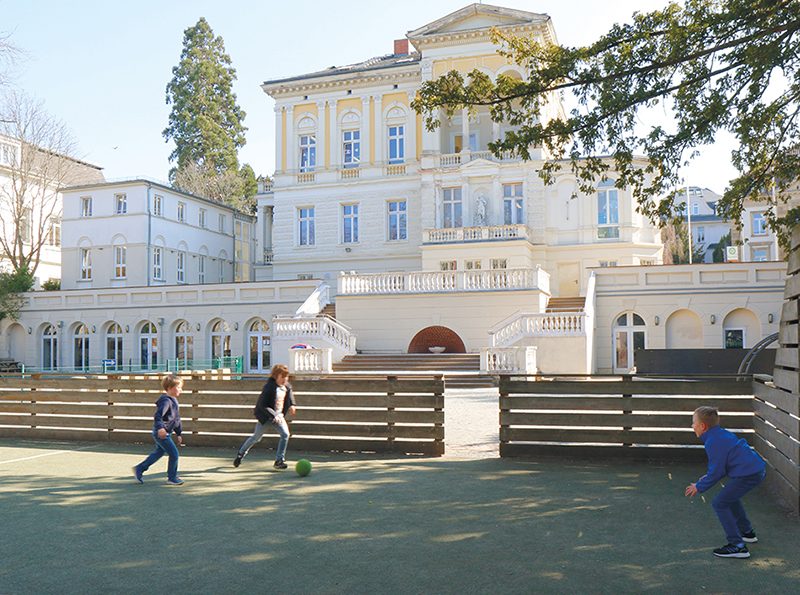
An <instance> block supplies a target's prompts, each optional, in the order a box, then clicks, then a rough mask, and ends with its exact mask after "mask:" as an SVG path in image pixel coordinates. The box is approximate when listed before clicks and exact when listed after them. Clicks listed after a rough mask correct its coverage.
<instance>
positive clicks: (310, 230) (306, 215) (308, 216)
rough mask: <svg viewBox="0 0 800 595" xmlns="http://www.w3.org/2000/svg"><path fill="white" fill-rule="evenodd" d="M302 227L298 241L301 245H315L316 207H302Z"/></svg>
mask: <svg viewBox="0 0 800 595" xmlns="http://www.w3.org/2000/svg"><path fill="white" fill-rule="evenodd" d="M299 214H300V218H299V221H300V229H299V236H298V243H299V244H300V245H301V246H313V245H314V244H315V242H316V239H315V237H314V235H315V233H314V207H310V208H308V209H300V210H299Z"/></svg>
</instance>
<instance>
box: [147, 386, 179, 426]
mask: <svg viewBox="0 0 800 595" xmlns="http://www.w3.org/2000/svg"><path fill="white" fill-rule="evenodd" d="M161 428H164V429H165V430H166V431H167V436H169V435H170V434H172V432H173V431H174V432H175V433H176V434H177V435H178V436H180V435H181V413H180V411H179V410H178V399H176V398H175V397H170V396H169V395H168V394H166V393H165V394H163V395H161V396H160V397H159V398H158V401H156V414H155V416H153V433H156V432H158V431H159V430H160V429H161Z"/></svg>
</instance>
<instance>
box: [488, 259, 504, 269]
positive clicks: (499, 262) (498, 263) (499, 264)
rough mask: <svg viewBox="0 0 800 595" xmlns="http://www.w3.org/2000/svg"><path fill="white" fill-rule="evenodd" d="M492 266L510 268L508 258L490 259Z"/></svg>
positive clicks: (494, 267)
mask: <svg viewBox="0 0 800 595" xmlns="http://www.w3.org/2000/svg"><path fill="white" fill-rule="evenodd" d="M489 264H490V268H493V269H507V268H508V260H506V259H505V258H492V259H491V260H490V261H489Z"/></svg>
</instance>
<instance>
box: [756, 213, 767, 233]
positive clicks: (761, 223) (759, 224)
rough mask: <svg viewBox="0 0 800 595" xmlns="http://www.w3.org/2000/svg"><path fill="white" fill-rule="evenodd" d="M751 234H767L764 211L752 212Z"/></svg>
mask: <svg viewBox="0 0 800 595" xmlns="http://www.w3.org/2000/svg"><path fill="white" fill-rule="evenodd" d="M753 235H754V236H765V235H767V225H766V221H765V219H764V213H753Z"/></svg>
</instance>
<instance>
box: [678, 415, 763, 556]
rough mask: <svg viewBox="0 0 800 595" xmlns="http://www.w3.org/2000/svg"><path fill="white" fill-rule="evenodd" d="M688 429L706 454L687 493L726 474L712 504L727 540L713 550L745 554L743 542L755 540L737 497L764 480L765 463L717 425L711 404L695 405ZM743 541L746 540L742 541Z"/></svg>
mask: <svg viewBox="0 0 800 595" xmlns="http://www.w3.org/2000/svg"><path fill="white" fill-rule="evenodd" d="M692 429H693V430H694V432H695V434H697V436H698V437H699V438H700V439H701V440H702V441H703V444H704V445H705V448H706V454H707V455H708V473H706V474H705V475H704V476H703V477H701V478H700V479H699V480H698V481H697V483H691V484H689V485H688V486H687V487H686V495H687V496H689V497H692V496H694V495H695V494H697V493H702V492H705V491H706V490H708V489H709V488H711V487H712V486H713V485H714V484H715V483H717V482H718V481H719V480H720V479H722V478H723V477H725V476H727V477H728V478H729V479H728V483H726V484H725V487H723V488H722V489H721V490H720V491H719V493H718V494H717V496H716V498H714V502H713V503H712V506H713V507H714V511H715V512H716V513H717V517H718V518H719V522H720V523H721V524H722V528H723V529H724V530H725V536H726V537H727V538H728V544H727V545H724V546H722V547H720V548H717V549H715V550H714V555H715V556H719V557H720V558H749V557H750V552H749V551H748V549H747V543H754V542H756V541H758V538H757V537H756V532H755V531H753V527H752V525H751V524H750V521H749V520H748V518H747V515H746V514H745V512H744V506H742V502H741V498H742V496H744V495H745V494H746V493H747V492H749V491H750V490H752V489H753V488H755V487H756V486H758V485H759V484H760V483H761V482H762V481H764V476H765V475H766V463H764V460H763V459H762V458H761V457H760V456H758V454H757V453H756V452H755V451H754V450H753V449H752V448H750V447H749V446H748V444H747V441H746V440H745V439H744V438H741V439H739V438H737V437H736V435H735V434H734V433H733V432H729V431H728V430H725V429H723V428H721V427H720V425H719V412H718V411H717V410H716V409H715V408H714V407H699V408H698V409H697V410H696V411H695V412H694V415H693V416H692ZM745 542H747V543H745Z"/></svg>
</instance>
